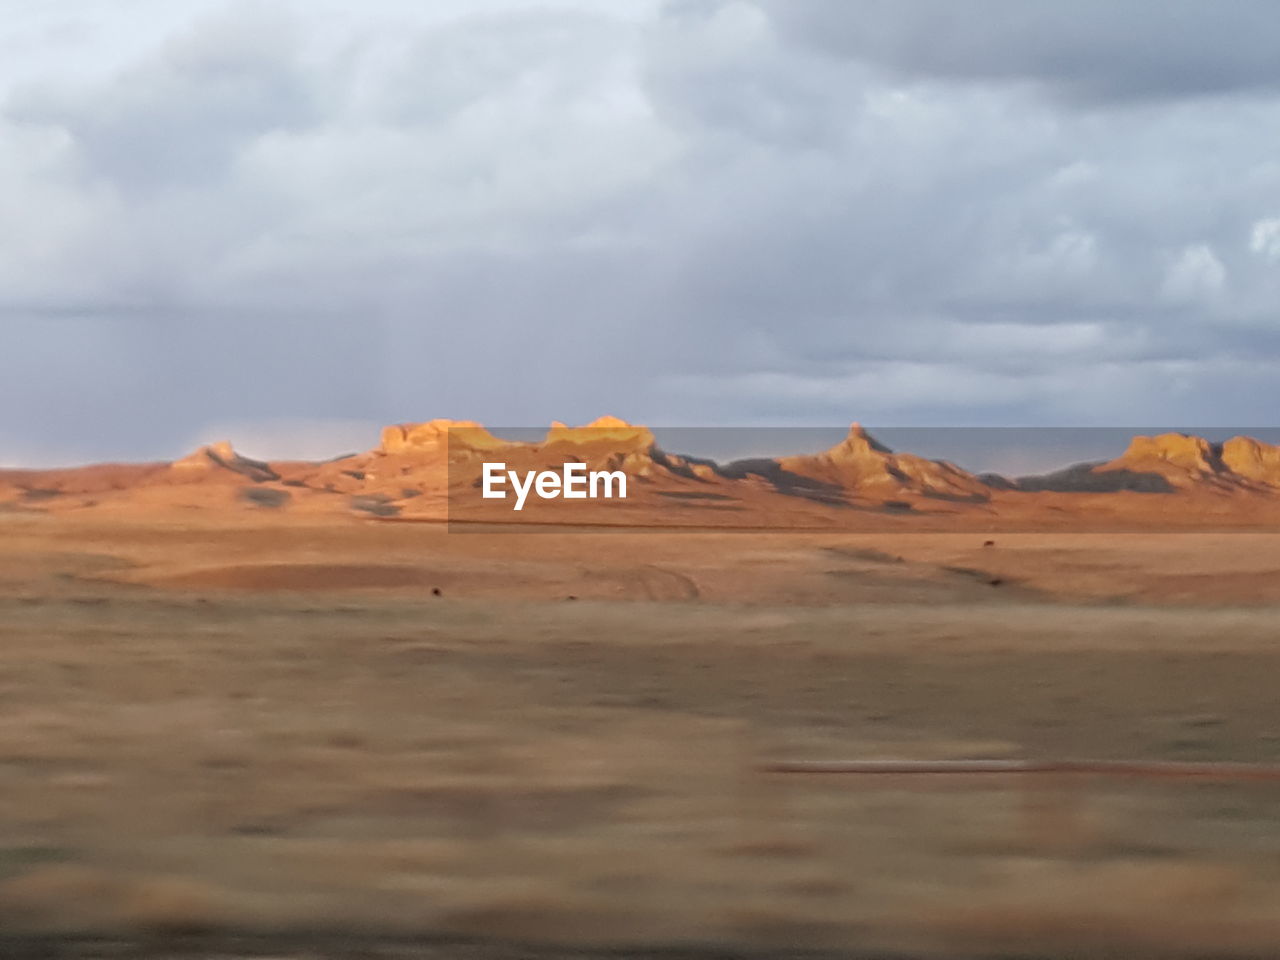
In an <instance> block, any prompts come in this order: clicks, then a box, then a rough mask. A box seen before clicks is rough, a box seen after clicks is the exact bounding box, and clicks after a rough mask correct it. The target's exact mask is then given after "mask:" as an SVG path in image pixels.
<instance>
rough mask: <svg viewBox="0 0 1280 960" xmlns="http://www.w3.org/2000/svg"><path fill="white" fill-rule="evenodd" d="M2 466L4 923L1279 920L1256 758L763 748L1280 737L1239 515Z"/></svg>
mask: <svg viewBox="0 0 1280 960" xmlns="http://www.w3.org/2000/svg"><path fill="white" fill-rule="evenodd" d="M157 469H158V468H157ZM317 469H318V468H317ZM273 473H274V474H275V479H274V480H273V479H272V478H270V477H266V476H260V477H258V478H257V479H256V480H254V479H252V478H250V481H247V482H251V483H252V484H254V485H255V486H263V485H265V488H267V489H271V488H272V485H273V484H276V482H277V481H278V480H279V478H280V477H281V476H283V475H284V473H283V471H281V470H279V469H275V470H273ZM129 476H130V477H132V475H129ZM237 476H240V474H237ZM356 479H359V480H361V481H362V482H363V477H360V478H356ZM28 480H29V478H28ZM23 482H24V483H27V486H26V487H25V488H22V489H23V490H24V491H25V492H23V493H21V494H20V495H16V496H15V497H14V498H13V499H11V500H10V501H7V503H6V507H5V508H3V509H0V955H3V956H6V957H26V956H31V957H35V956H41V957H56V956H69V957H72V956H74V957H90V956H94V957H97V956H101V957H107V956H114V957H122V956H166V957H179V956H183V957H188V956H189V957H195V956H200V957H213V956H219V957H229V956H261V957H267V956H270V957H298V958H303V957H307V958H330V957H332V958H337V957H357V956H358V957H376V956H387V957H391V956H396V957H400V956H404V957H409V956H442V957H443V956H462V955H471V956H485V957H488V956H494V957H496V956H513V955H521V956H524V955H555V956H564V955H569V954H578V955H584V956H586V955H603V954H605V953H609V954H611V955H617V954H618V952H619V951H623V952H626V953H627V954H628V955H641V954H645V955H657V954H658V953H662V954H664V955H667V956H670V955H673V954H681V955H682V954H686V953H687V954H689V955H699V956H701V955H706V956H712V955H714V956H727V955H734V956H740V955H757V954H758V955H766V956H777V955H780V954H782V953H785V954H786V955H788V956H792V955H798V954H804V953H812V954H815V955H832V956H837V955H838V956H846V957H863V956H865V957H885V956H893V957H978V956H981V957H991V956H1008V957H1046V958H1047V957H1068V956H1070V957H1078V956H1088V957H1101V956H1113V957H1135V956H1175V957H1181V956H1198V957H1199V956H1215V957H1218V956H1272V955H1274V954H1275V953H1276V951H1277V949H1280V827H1278V826H1277V823H1278V822H1280V781H1268V780H1256V781H1254V780H1250V781H1234V780H1225V781H1220V780H1217V779H1212V778H1207V779H1196V778H1185V777H1167V778H1155V779H1146V778H1111V777H1106V776H1086V775H1068V776H1028V775H1019V774H1009V775H999V776H990V775H983V776H977V775H975V776H969V777H966V776H956V775H943V776H936V777H928V776H926V777H921V776H911V777H903V776H889V775H886V776H871V777H867V776H860V777H851V776H842V775H838V774H830V775H817V774H794V773H793V774H787V773H777V772H770V771H769V770H767V769H766V768H767V767H768V765H769V764H770V763H773V762H776V761H800V760H852V759H859V760H874V759H895V760H911V759H920V760H961V759H1031V760H1043V759H1082V758H1086V759H1098V760H1108V759H1112V760H1140V761H1142V760H1149V761H1178V762H1190V761H1236V762H1241V763H1250V764H1257V765H1260V766H1265V765H1267V764H1280V700H1278V698H1277V695H1276V678H1277V676H1280V642H1277V637H1278V635H1280V631H1278V630H1277V611H1278V609H1280V536H1277V535H1276V534H1273V533H1268V532H1250V531H1249V530H1248V529H1247V528H1244V529H1232V530H1222V529H1186V530H1175V531H1173V532H1169V531H1168V530H1167V529H1166V528H1165V527H1164V526H1161V525H1159V524H1151V525H1149V526H1150V528H1149V529H1146V530H1145V531H1144V530H1135V529H1132V528H1129V527H1126V528H1125V529H1121V530H1116V531H1112V532H1107V531H1105V530H1103V531H1095V532H1089V533H1078V532H1073V530H1071V529H1070V528H1069V526H1068V528H1066V529H1062V528H1061V527H1062V525H1061V524H1058V526H1057V528H1055V529H1047V530H1043V531H1031V532H1005V531H997V532H991V531H990V530H986V529H984V528H983V526H982V523H981V522H980V521H979V520H972V519H970V520H968V521H964V522H958V523H957V529H955V530H954V531H951V532H947V531H939V530H934V529H928V530H921V529H912V528H911V527H909V526H904V527H901V528H893V529H877V530H872V531H870V532H863V531H859V530H858V529H856V524H843V525H831V526H830V528H829V529H821V528H819V529H808V528H806V529H799V530H788V529H772V530H761V529H758V528H754V527H753V528H752V529H749V530H748V529H742V530H734V529H719V528H698V529H680V530H669V529H649V530H634V529H627V528H625V527H619V528H617V529H612V528H601V527H593V528H591V529H583V530H578V529H556V528H555V527H554V526H552V527H550V528H542V529H539V530H538V531H537V532H532V531H529V530H512V529H506V528H501V527H495V528H487V527H485V526H484V525H483V524H479V525H471V526H469V527H467V529H465V530H461V529H459V528H458V527H457V526H456V525H453V524H449V523H446V522H432V521H431V519H430V518H429V517H425V516H424V517H418V518H409V519H416V520H418V521H420V522H404V520H405V518H403V517H398V516H396V515H395V513H394V512H391V511H380V510H372V511H371V510H368V509H364V506H365V505H364V504H357V505H356V508H354V509H345V510H327V509H323V510H322V509H318V508H314V509H313V508H310V507H309V506H308V503H309V501H307V500H305V499H298V500H296V501H294V502H292V503H281V502H280V501H279V500H278V499H273V498H270V497H266V498H264V497H262V496H256V495H255V496H244V495H243V490H242V489H241V487H238V486H226V487H224V486H219V485H217V484H213V485H212V486H208V485H206V486H200V485H196V486H191V485H181V486H178V487H172V486H167V485H166V486H161V487H157V488H156V491H155V492H153V493H147V492H145V491H143V492H142V493H139V492H138V491H137V490H136V489H134V487H133V486H132V484H133V483H134V480H133V479H130V480H129V482H127V483H114V482H109V483H106V484H99V486H100V487H101V489H100V490H97V491H96V492H93V491H90V492H86V491H85V490H73V489H70V488H69V487H68V486H67V485H66V484H65V483H64V481H63V480H58V479H57V478H55V479H54V480H48V478H46V480H45V481H42V482H41V484H33V483H31V482H28V481H23ZM77 482H78V481H77ZM58 483H64V485H63V487H61V488H59V487H57V484H58ZM42 484H43V485H42ZM284 489H290V490H292V491H294V492H295V493H297V492H298V491H303V492H304V493H305V492H306V491H305V490H304V488H303V487H301V486H294V487H291V488H284ZM175 490H176V491H177V492H175ZM198 490H205V492H204V493H199V492H198ZM208 490H214V491H215V493H209V492H208ZM32 491H35V492H36V493H35V495H34V496H33V495H31V494H32ZM1016 493H1017V492H1016V491H1015V492H1014V493H1013V494H1010V496H1014V495H1016ZM753 495H754V494H753ZM1119 495H1121V496H1123V495H1126V494H1119ZM1127 495H1131V496H1132V497H1135V498H1137V497H1144V496H1145V497H1155V498H1161V497H1163V498H1167V499H1164V500H1158V501H1143V502H1160V503H1164V504H1170V503H1171V504H1173V507H1172V508H1170V507H1167V506H1166V507H1162V508H1161V509H1162V511H1163V512H1162V513H1161V514H1160V515H1162V516H1164V515H1168V513H1169V510H1170V509H1173V510H1175V511H1176V509H1177V508H1178V505H1179V504H1185V503H1193V504H1196V503H1200V502H1201V501H1200V500H1196V499H1194V495H1187V496H1190V497H1191V499H1189V500H1188V499H1185V497H1184V499H1178V498H1179V497H1182V496H1184V495H1183V494H1180V493H1178V492H1177V491H1174V492H1168V493H1133V492H1130V493H1129V494H1127ZM1251 495H1252V494H1251ZM334 496H335V497H337V496H339V494H334ZM342 496H343V497H344V499H343V503H344V504H345V503H347V502H348V501H347V499H345V497H346V495H345V494H343V495H342ZM761 496H763V495H761ZM1058 496H1061V497H1068V498H1069V497H1070V496H1072V494H1070V493H1063V494H1058ZM1079 496H1082V497H1089V496H1093V494H1090V493H1081V494H1079ZM1206 496H1208V495H1207V494H1206ZM1222 496H1223V497H1231V496H1234V494H1232V493H1226V494H1223V495H1222ZM1257 496H1259V497H1262V496H1264V494H1262V493H1258V494H1257ZM201 498H203V499H201ZM412 499H415V500H416V499H418V497H417V496H415V497H414V498H412ZM712 502H715V501H712ZM939 502H940V503H943V504H948V503H952V502H953V501H949V500H945V499H944V500H940V501H939ZM954 502H961V503H967V502H968V501H954ZM1229 502H1232V503H1234V502H1235V501H1229ZM802 507H803V511H808V510H810V505H809V503H808V501H805V503H804V504H802ZM819 507H821V504H819V505H818V506H815V507H812V509H814V510H817V509H819ZM917 509H918V508H917ZM1233 509H1235V508H1233ZM803 515H804V516H805V517H806V518H807V519H806V525H807V526H814V525H816V524H809V523H808V519H812V518H811V517H810V514H808V513H803ZM812 516H813V517H816V518H818V519H821V518H822V516H825V515H824V514H820V513H815V514H813V515H812ZM894 516H897V514H896V513H894ZM895 522H896V521H895Z"/></svg>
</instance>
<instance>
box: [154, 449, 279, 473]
mask: <svg viewBox="0 0 1280 960" xmlns="http://www.w3.org/2000/svg"><path fill="white" fill-rule="evenodd" d="M169 470H170V473H171V475H172V479H174V480H177V481H178V482H184V483H185V482H198V481H200V480H204V479H207V478H211V477H217V478H221V479H233V478H243V479H246V480H250V481H252V482H254V483H265V482H267V481H270V480H279V479H280V475H279V474H278V473H276V471H275V470H274V469H272V467H271V465H270V464H268V463H264V462H263V461H261V460H250V459H249V458H248V457H242V456H241V455H240V454H238V453H236V451H235V449H234V448H233V447H232V446H231V444H230V443H228V442H227V441H225V440H223V441H220V442H218V443H212V444H209V445H208V446H204V447H201V448H200V449H199V450H197V451H196V452H195V453H192V454H190V455H188V456H185V457H183V458H182V459H181V460H175V461H174V462H173V463H172V464H170V466H169Z"/></svg>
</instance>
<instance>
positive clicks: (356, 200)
mask: <svg viewBox="0 0 1280 960" xmlns="http://www.w3.org/2000/svg"><path fill="white" fill-rule="evenodd" d="M1059 6H1061V9H1062V10H1063V11H1070V17H1071V18H1072V19H1071V22H1070V23H1069V24H1068V23H1065V22H1062V21H1060V20H1059V19H1055V18H1060V17H1064V16H1067V14H1065V13H1060V12H1051V11H1054V10H1056V8H1057V7H1059ZM1116 6H1117V7H1123V9H1124V10H1126V11H1127V10H1140V11H1142V12H1143V15H1144V16H1147V17H1148V18H1149V20H1150V25H1149V28H1148V32H1147V33H1143V32H1142V31H1140V30H1138V29H1137V28H1136V27H1132V25H1131V24H1130V20H1131V19H1132V17H1133V16H1136V14H1131V13H1124V14H1121V13H1117V12H1116V11H1115V10H1113V9H1112V7H1111V6H1110V5H1108V6H1106V7H1103V6H1102V5H1090V4H1085V5H1071V6H1067V5H1052V6H1051V5H1049V4H1026V5H1025V6H1024V5H1019V6H1017V7H1016V8H1015V7H1012V6H1011V7H1010V8H1008V9H1007V10H1006V13H1007V14H1008V15H1007V16H1004V17H998V16H997V13H998V12H999V11H998V10H997V9H996V7H995V6H994V5H990V4H988V5H985V6H983V5H964V7H963V8H962V7H961V6H960V5H956V6H955V7H952V6H950V5H942V4H938V5H932V4H910V3H908V4H893V5H888V4H885V5H880V4H875V3H865V4H863V3H857V4H855V3H849V4H844V3H840V4H836V3H831V4H818V3H809V2H804V0H786V2H778V3H772V2H770V0H759V2H748V0H738V2H729V0H724V2H721V0H700V2H694V0H685V2H679V3H668V4H659V3H657V2H648V0H634V2H626V3H623V2H618V3H610V4H609V5H603V4H600V3H597V2H593V0H573V2H570V0H561V2H559V3H556V4H548V3H533V2H528V3H526V2H522V0H467V2H463V0H457V2H456V3H454V2H445V0H441V2H439V3H435V4H431V5H423V4H420V3H417V2H413V0H378V2H371V3H369V4H367V5H364V6H362V7H361V8H360V12H359V13H358V14H355V13H352V9H353V8H351V7H350V6H349V5H347V4H343V3H339V2H336V0H332V2H331V0H314V2H311V3H308V4H305V5H304V4H301V3H298V4H294V5H292V6H289V5H284V4H281V5H279V6H275V7H273V8H272V9H273V10H275V11H276V12H275V13H273V14H271V15H266V14H264V13H263V8H262V7H261V6H260V5H254V4H233V3H227V2H223V0H202V2H201V5H200V6H198V7H197V6H195V5H194V0H193V6H191V7H189V8H187V7H184V8H182V10H179V8H178V7H177V6H175V5H171V4H167V3H160V2H159V0H137V2H136V4H135V5H134V6H132V7H130V8H129V9H130V10H131V11H132V12H131V13H129V14H127V15H126V14H123V13H119V12H118V8H117V7H116V6H114V5H112V4H108V3H106V2H105V0H104V2H97V0H81V2H80V3H79V4H77V5H76V6H75V8H74V9H75V10H77V11H79V12H80V17H79V20H78V21H77V23H78V26H77V28H76V29H74V30H71V29H61V28H60V31H59V32H58V36H59V37H62V38H63V39H61V40H59V43H58V45H53V44H52V42H51V41H47V40H42V41H40V43H44V44H46V46H42V47H40V49H41V50H42V51H43V55H42V56H35V57H27V58H25V59H23V58H20V57H18V58H8V59H6V60H5V61H3V62H0V212H2V213H3V216H4V220H5V224H6V230H5V231H3V232H0V332H2V333H3V335H4V338H5V339H4V346H5V349H4V350H3V351H0V462H12V461H16V460H32V459H50V458H53V459H64V460H65V459H77V458H80V457H85V456H94V457H100V456H111V455H114V456H121V457H123V456H158V455H162V454H163V455H176V454H179V453H181V452H183V448H184V447H186V446H189V445H191V444H193V443H194V442H196V441H197V440H206V439H214V438H216V437H215V436H214V434H216V433H219V432H221V431H224V430H225V431H227V432H230V433H231V434H232V436H231V439H233V440H234V439H236V433H237V431H245V432H246V434H247V435H248V436H249V437H250V438H251V439H252V442H254V443H255V444H258V446H257V447H256V448H255V450H254V452H256V453H261V454H267V453H270V452H271V450H270V449H268V448H269V447H270V446H271V443H272V441H271V431H272V430H276V431H281V432H282V433H281V435H280V436H279V440H278V446H279V449H281V450H284V449H288V450H289V451H291V452H294V451H296V450H297V449H298V444H297V443H295V442H294V441H296V440H297V437H298V436H301V435H305V436H308V437H314V438H315V439H314V443H315V450H314V452H315V454H317V455H319V454H323V453H328V452H335V453H336V452H339V451H338V450H337V449H334V450H331V451H330V450H327V449H325V448H324V442H323V437H324V435H325V434H324V424H325V423H332V424H335V425H336V426H335V433H334V437H335V439H334V441H333V442H334V445H335V447H336V446H341V448H342V449H347V448H348V447H349V445H350V431H351V429H352V426H353V424H354V423H356V422H361V423H363V422H368V423H378V422H392V421H401V420H406V419H425V418H429V417H433V416H457V417H476V418H480V419H484V420H488V421H491V422H493V423H495V424H506V425H520V424H522V423H539V422H546V421H549V420H550V419H552V418H558V419H565V420H579V421H581V420H585V419H588V418H591V417H594V416H596V415H598V414H601V413H605V412H609V413H615V414H618V415H622V416H627V417H630V418H635V419H639V420H644V421H648V422H650V423H654V424H658V425H661V424H664V423H666V424H693V425H696V424H716V423H801V424H805V423H808V424H812V423H839V422H842V421H843V422H847V421H848V420H851V419H862V420H864V421H869V422H872V423H876V422H880V423H895V424H910V423H996V424H1017V423H1066V424H1071V423H1079V424H1098V423H1126V422H1128V423H1132V422H1136V421H1139V422H1146V423H1157V422H1162V421H1164V422H1169V421H1180V422H1183V423H1188V424H1191V423H1195V422H1202V423H1218V424H1221V423H1227V422H1231V421H1245V422H1265V421H1266V420H1268V419H1271V417H1272V413H1271V411H1273V410H1274V409H1275V408H1276V404H1277V401H1280V386H1277V385H1276V384H1275V383H1274V377H1273V376H1272V375H1271V371H1272V370H1273V369H1274V365H1275V363H1276V362H1277V360H1280V336H1278V331H1280V321H1278V320H1277V314H1276V311H1275V304H1276V303H1277V302H1280V161H1278V160H1277V157H1276V153H1275V149H1274V143H1273V137H1272V136H1271V135H1270V131H1271V130H1274V129H1275V128H1276V126H1277V124H1278V123H1280V101H1278V100H1277V98H1276V97H1275V96H1273V95H1272V94H1271V93H1270V92H1269V85H1270V83H1271V80H1270V74H1269V73H1268V71H1269V70H1270V64H1269V62H1268V63H1265V64H1264V63H1263V62H1262V59H1261V58H1260V57H1258V56H1255V55H1254V53H1252V52H1251V51H1254V50H1256V49H1258V45H1259V44H1262V43H1263V42H1264V41H1263V39H1262V38H1264V37H1269V36H1270V34H1269V33H1268V31H1270V30H1271V29H1272V28H1271V27H1270V26H1269V25H1268V24H1255V23H1254V18H1256V17H1257V16H1258V10H1259V9H1261V8H1260V7H1258V6H1256V5H1252V4H1249V3H1247V2H1241V3H1239V4H1234V5H1228V6H1219V7H1218V8H1216V11H1215V16H1216V20H1215V21H1214V23H1212V24H1210V23H1207V22H1205V20H1204V18H1205V16H1206V15H1205V14H1202V13H1200V12H1198V11H1199V10H1200V8H1199V7H1196V8H1194V9H1193V8H1191V7H1185V8H1184V7H1183V6H1182V5H1180V4H1174V5H1167V4H1166V5H1161V7H1160V10H1163V11H1165V12H1164V13H1161V12H1160V10H1156V8H1155V6H1154V5H1152V6H1150V7H1148V6H1146V5H1143V4H1138V3H1133V4H1128V5H1116ZM957 9H965V10H968V11H970V13H969V18H968V19H963V18H962V20H960V21H957V19H956V17H957V14H956V12H955V11H956V10H957ZM1002 9H1003V8H1002ZM1204 9H1205V10H1208V9H1210V8H1209V7H1208V6H1206V7H1205V8H1204ZM975 11H976V12H975ZM1019 11H1020V12H1019ZM1028 11H1032V12H1030V13H1029V12H1028ZM1036 11H1038V13H1035V12H1036ZM1170 11H1171V12H1170ZM37 19H38V18H37ZM73 19H75V18H73ZM997 21H998V22H997ZM1177 24H1182V25H1183V26H1182V27H1178V28H1177V29H1178V30H1182V31H1183V32H1182V33H1179V34H1178V36H1176V37H1175V36H1173V35H1172V33H1171V31H1173V32H1176V31H1175V26H1176V25H1177ZM46 26H49V25H46ZM29 27H30V29H31V31H33V32H32V33H31V34H30V36H32V37H47V36H48V30H45V29H43V28H41V25H40V24H39V23H34V24H30V25H29ZM1255 27H1256V29H1255ZM0 29H2V28H0ZM15 29H16V28H15ZM1245 34H1249V36H1248V37H1245V36H1244V35H1245ZM1192 36H1195V37H1196V38H1197V44H1191V41H1190V39H1188V38H1190V37H1192ZM1236 36H1240V37H1241V38H1242V39H1241V43H1242V44H1243V46H1242V47H1241V48H1240V50H1241V55H1240V57H1239V59H1238V60H1236V59H1233V56H1234V54H1233V53H1232V52H1231V51H1228V50H1226V44H1225V41H1223V40H1222V39H1221V38H1224V37H1225V38H1232V37H1236ZM930 37H934V38H936V42H933V41H930V40H929V39H928V38H930ZM1144 37H1146V38H1147V39H1142V38H1144ZM921 38H924V39H921ZM3 39H4V38H3V37H0V40H3ZM8 39H9V40H10V43H9V44H8V46H5V45H4V44H3V43H0V47H3V48H4V49H12V50H19V51H20V50H21V49H23V48H24V44H23V43H22V42H21V38H18V39H17V40H14V39H13V38H8ZM1142 44H1147V47H1143V46H1142ZM1148 47H1149V48H1150V49H1147V48H1148ZM1124 49H1128V50H1129V51H1130V54H1129V55H1124V54H1123V53H1122V52H1119V51H1122V50H1124ZM1028 51H1032V52H1031V53H1028ZM1090 51H1092V52H1090ZM1144 51H1145V52H1144ZM1090 58H1092V59H1090ZM1215 63H1216V64H1219V66H1220V69H1219V68H1214V67H1212V64H1215ZM1215 70H1216V73H1215ZM1166 74H1167V75H1168V76H1167V77H1166V79H1167V82H1164V81H1161V82H1157V78H1158V77H1159V76H1163V75H1166ZM1215 76H1216V77H1217V78H1218V80H1215V81H1213V82H1210V79H1212V77H1215ZM971 81H972V82H971ZM1046 92H1047V93H1048V94H1050V95H1048V96H1045V95H1044V94H1045V93H1046ZM1207 94H1213V96H1212V97H1208V96H1206V95H1207ZM1086 101H1088V104H1087V105H1088V107H1089V108H1088V109H1081V105H1082V104H1085V102H1086ZM1111 104H1115V105H1122V106H1123V109H1111V108H1109V107H1108V105H1111ZM1102 107H1108V108H1106V109H1101V108H1102ZM31 411H35V412H34V413H32V412H31ZM254 424H258V426H256V427H255V426H254ZM374 441H375V437H374V436H373V433H372V431H371V433H370V437H369V441H368V443H369V445H371V444H372V443H373V442H374Z"/></svg>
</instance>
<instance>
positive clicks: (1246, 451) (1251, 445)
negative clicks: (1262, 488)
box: [1221, 437, 1280, 487]
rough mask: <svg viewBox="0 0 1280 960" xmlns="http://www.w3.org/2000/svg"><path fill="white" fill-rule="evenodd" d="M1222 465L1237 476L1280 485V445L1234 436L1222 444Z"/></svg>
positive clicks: (1272, 485)
mask: <svg viewBox="0 0 1280 960" xmlns="http://www.w3.org/2000/svg"><path fill="white" fill-rule="evenodd" d="M1221 460H1222V465H1223V466H1224V467H1225V468H1226V469H1228V470H1230V471H1231V472H1232V473H1234V474H1236V475H1237V476H1240V477H1244V478H1245V479H1247V480H1252V481H1253V482H1255V483H1260V484H1264V485H1266V486H1268V487H1280V447H1278V446H1275V445H1273V444H1270V443H1263V442H1262V441H1261V440H1255V439H1254V438H1253V437H1232V438H1231V439H1230V440H1228V441H1227V442H1226V443H1224V444H1223V445H1222V453H1221Z"/></svg>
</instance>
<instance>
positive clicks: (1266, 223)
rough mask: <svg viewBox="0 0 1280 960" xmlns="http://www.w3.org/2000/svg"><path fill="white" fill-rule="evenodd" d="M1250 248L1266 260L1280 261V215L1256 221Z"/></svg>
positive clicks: (1251, 231) (1250, 238)
mask: <svg viewBox="0 0 1280 960" xmlns="http://www.w3.org/2000/svg"><path fill="white" fill-rule="evenodd" d="M1249 249H1250V250H1252V251H1253V252H1254V253H1256V254H1258V256H1260V257H1263V258H1264V259H1266V260H1270V261H1273V262H1274V261H1280V217H1267V218H1266V219H1263V220H1257V221H1254V224H1253V229H1252V230H1250V231H1249Z"/></svg>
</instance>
